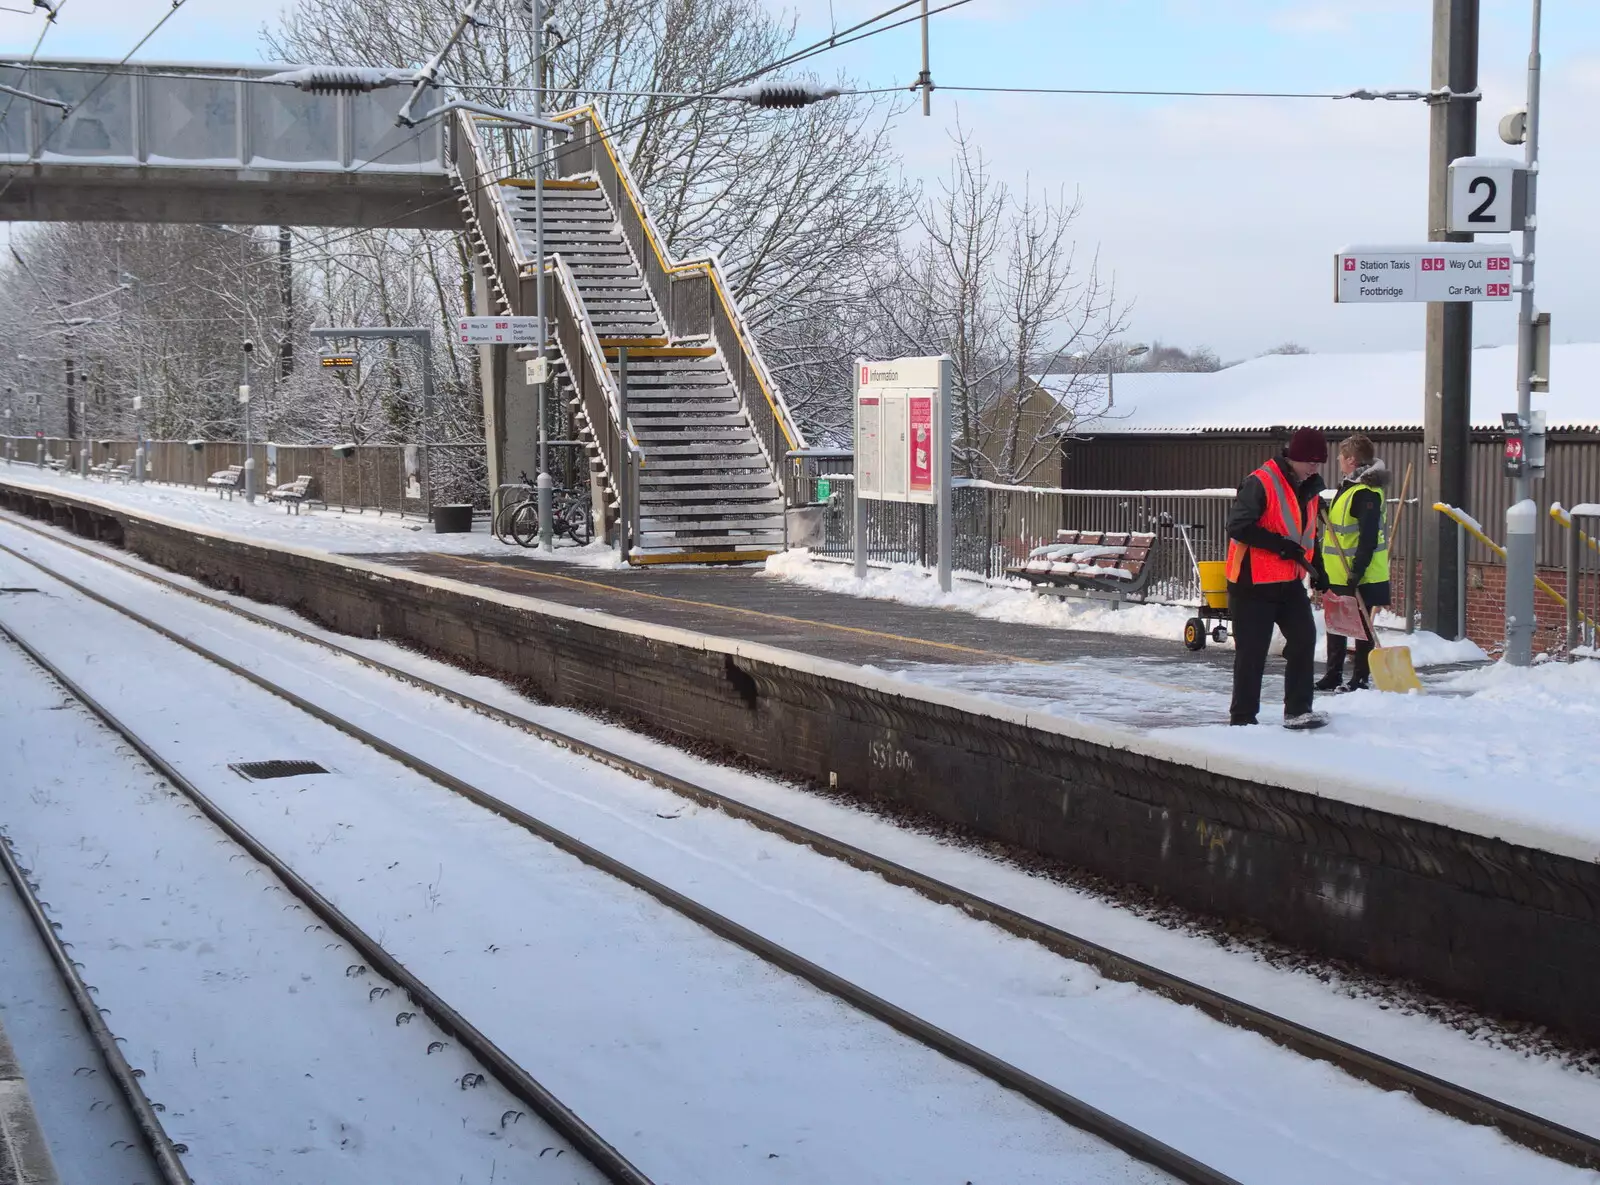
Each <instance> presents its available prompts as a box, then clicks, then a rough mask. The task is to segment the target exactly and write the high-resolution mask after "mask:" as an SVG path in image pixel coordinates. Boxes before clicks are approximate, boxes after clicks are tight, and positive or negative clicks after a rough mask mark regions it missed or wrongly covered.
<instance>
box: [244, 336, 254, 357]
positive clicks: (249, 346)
mask: <svg viewBox="0 0 1600 1185" xmlns="http://www.w3.org/2000/svg"><path fill="white" fill-rule="evenodd" d="M255 349H256V343H255V342H253V341H251V340H250V339H249V338H245V339H244V352H245V353H246V354H253V353H255Z"/></svg>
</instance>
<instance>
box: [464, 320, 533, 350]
mask: <svg viewBox="0 0 1600 1185" xmlns="http://www.w3.org/2000/svg"><path fill="white" fill-rule="evenodd" d="M456 333H457V336H459V337H460V339H461V344H462V345H464V346H531V345H537V344H538V342H539V318H537V317H457V318H456Z"/></svg>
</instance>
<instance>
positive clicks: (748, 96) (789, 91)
mask: <svg viewBox="0 0 1600 1185" xmlns="http://www.w3.org/2000/svg"><path fill="white" fill-rule="evenodd" d="M724 93H725V94H726V95H727V97H728V98H730V99H739V100H742V101H743V102H746V103H749V104H750V105H751V106H752V107H768V108H778V107H785V108H793V107H809V106H810V105H811V104H812V103H820V102H822V101H823V100H824V99H837V98H838V97H839V88H838V87H820V86H814V85H812V84H809V83H804V82H787V83H765V84H762V85H760V86H746V87H740V88H739V89H737V90H730V91H726V92H724Z"/></svg>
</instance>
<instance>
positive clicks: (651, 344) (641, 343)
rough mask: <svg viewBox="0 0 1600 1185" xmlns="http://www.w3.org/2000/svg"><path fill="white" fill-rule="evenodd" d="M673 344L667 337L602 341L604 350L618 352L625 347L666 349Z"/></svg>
mask: <svg viewBox="0 0 1600 1185" xmlns="http://www.w3.org/2000/svg"><path fill="white" fill-rule="evenodd" d="M671 344H672V340H671V339H670V338H665V337H603V338H601V339H600V345H601V348H602V349H607V350H616V349H620V348H621V347H623V346H627V347H628V349H630V350H633V349H641V348H642V349H651V350H657V349H664V348H665V347H667V346H669V345H671Z"/></svg>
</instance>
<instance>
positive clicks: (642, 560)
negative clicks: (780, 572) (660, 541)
mask: <svg viewBox="0 0 1600 1185" xmlns="http://www.w3.org/2000/svg"><path fill="white" fill-rule="evenodd" d="M777 554H778V549H777V548H771V549H769V550H766V551H675V552H663V553H660V554H653V555H638V554H636V553H633V552H630V553H629V554H628V563H630V564H632V565H633V566H634V567H636V568H649V567H654V566H656V565H659V564H756V563H765V562H766V560H767V557H768V556H773V555H777Z"/></svg>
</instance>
